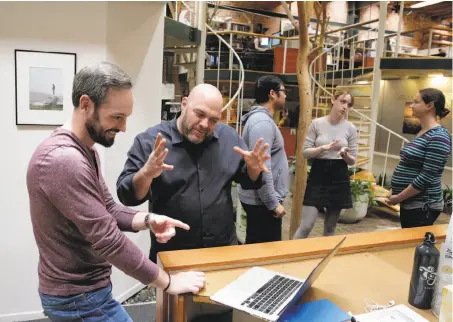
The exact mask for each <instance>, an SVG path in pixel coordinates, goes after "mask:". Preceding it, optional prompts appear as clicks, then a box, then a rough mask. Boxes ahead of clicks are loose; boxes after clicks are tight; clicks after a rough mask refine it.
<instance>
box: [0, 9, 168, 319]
mask: <svg viewBox="0 0 453 322" xmlns="http://www.w3.org/2000/svg"><path fill="white" fill-rule="evenodd" d="M164 6H165V3H164V2H155V3H135V2H131V3H127V4H125V3H121V2H115V3H108V4H107V3H106V2H0V89H1V90H0V92H1V97H2V117H1V118H0V126H1V129H2V136H1V138H0V140H1V141H0V142H1V146H2V148H3V150H4V153H3V157H2V158H1V159H0V165H1V168H2V169H3V172H4V174H3V184H2V185H1V187H0V196H1V197H0V198H1V199H0V201H1V202H0V212H1V213H2V216H0V227H2V233H1V234H0V258H1V263H2V266H1V271H0V272H1V275H0V276H1V278H0V296H1V298H2V300H1V301H0V321H13V320H14V321H19V320H28V319H32V318H39V317H42V314H41V310H42V309H41V305H40V301H39V297H38V293H37V287H38V274H37V264H38V250H37V247H36V244H35V240H34V237H33V232H32V227H31V221H30V216H29V204H28V195H27V190H26V184H25V174H26V169H27V165H28V161H29V159H30V156H31V154H32V153H33V151H34V149H35V148H36V146H37V145H38V144H39V143H40V142H41V141H42V140H43V139H44V138H46V137H47V136H48V135H49V134H50V133H51V132H52V131H53V130H54V127H42V126H16V125H15V87H14V50H15V49H28V50H41V51H59V52H71V53H77V69H80V68H82V67H84V66H86V65H89V64H92V63H95V62H98V61H102V60H107V61H112V62H115V63H118V64H120V65H121V67H122V68H123V69H124V70H125V71H126V72H128V73H129V74H130V75H131V76H132V79H133V82H134V84H135V89H134V97H135V107H134V114H133V115H132V116H131V117H130V119H129V120H128V131H127V133H126V134H122V135H120V136H119V137H118V138H117V142H116V144H115V145H114V146H113V147H112V148H110V149H104V150H101V151H100V152H101V158H102V160H101V162H102V166H103V167H104V169H103V172H104V174H105V178H106V182H107V185H108V186H109V188H110V191H111V192H112V195H113V196H114V197H115V198H116V192H115V183H116V178H117V177H118V175H119V173H120V171H121V169H122V167H123V164H124V161H125V157H126V152H127V150H128V149H129V147H130V145H131V144H132V140H133V137H134V136H135V135H136V134H137V133H138V132H140V131H143V130H144V129H146V128H147V127H149V126H151V125H154V124H156V123H158V122H159V120H160V96H161V82H162V72H161V71H162V55H163V28H164V27H163V26H164V25H163V24H164V20H163V19H164V18H163V15H164ZM151 62H152V63H153V66H151ZM13 151H14V152H13ZM141 208H142V209H146V205H144V206H142V207H141ZM128 236H130V238H131V239H132V240H133V241H134V242H135V243H136V244H137V245H139V247H140V248H141V249H142V250H143V251H144V252H146V253H147V252H148V250H149V235H148V234H147V233H145V232H143V233H141V234H128ZM113 284H114V295H115V297H117V298H119V299H120V300H124V299H125V298H127V296H129V295H131V293H133V292H135V291H137V290H138V289H139V288H140V284H139V283H138V282H137V281H135V280H133V279H131V278H129V277H127V276H126V275H124V274H123V273H122V272H119V271H117V270H114V273H113Z"/></svg>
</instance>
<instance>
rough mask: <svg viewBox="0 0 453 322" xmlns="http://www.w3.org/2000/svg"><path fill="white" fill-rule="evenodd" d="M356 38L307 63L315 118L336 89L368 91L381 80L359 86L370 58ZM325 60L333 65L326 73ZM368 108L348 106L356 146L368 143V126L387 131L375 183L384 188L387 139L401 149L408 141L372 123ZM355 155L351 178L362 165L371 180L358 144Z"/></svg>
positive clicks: (329, 49)
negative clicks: (346, 54)
mask: <svg viewBox="0 0 453 322" xmlns="http://www.w3.org/2000/svg"><path fill="white" fill-rule="evenodd" d="M358 37H359V34H356V35H354V36H351V37H348V38H345V39H342V40H340V41H339V42H338V43H336V44H335V45H333V46H330V47H328V46H325V48H324V49H323V51H322V52H321V53H320V54H319V55H317V56H316V57H315V58H314V59H313V61H312V62H311V63H310V65H309V73H310V77H311V79H312V82H313V83H312V94H313V96H312V97H313V98H314V104H315V107H314V109H313V110H314V111H315V115H314V117H318V116H322V115H319V114H320V113H319V111H320V110H324V113H321V114H324V115H326V114H327V113H326V110H327V105H329V102H330V100H331V99H332V98H333V96H334V90H335V89H347V88H353V87H354V86H356V85H359V84H360V86H362V85H363V86H364V88H365V87H366V86H369V87H370V88H371V87H372V83H373V81H380V80H374V79H371V81H370V82H367V83H365V84H363V83H362V84H361V82H360V81H359V80H358V79H360V78H361V77H362V78H363V75H365V73H366V71H368V68H367V60H368V57H369V56H368V55H367V54H366V50H365V48H363V49H362V48H358V47H357V46H356V44H357V43H359V41H358ZM360 42H362V41H360ZM346 47H347V48H349V58H345V57H344V48H346ZM342 50H343V55H342V54H341V52H342ZM357 51H358V52H361V53H362V54H361V57H360V55H356V52H357ZM358 56H359V59H361V61H360V60H358V59H357V57H358ZM327 57H328V58H329V61H330V63H331V64H330V66H332V70H331V71H328V70H325V71H322V69H320V66H323V64H324V65H325V67H327V65H328V64H327V61H328V59H327ZM324 62H325V63H324ZM345 62H349V66H348V67H347V68H344V66H345ZM357 62H359V64H357V65H361V66H360V68H359V69H360V70H359V71H357V68H354V65H355V63H357ZM315 66H318V72H316V71H315ZM340 67H341V68H340ZM371 68H372V66H371ZM326 69H327V68H326ZM346 72H348V73H349V74H350V75H349V77H344V75H345V73H346ZM322 73H323V75H322ZM327 73H333V75H332V77H331V78H328V77H327ZM355 74H358V77H354V75H355ZM369 74H370V76H371V77H372V75H373V73H372V71H371V72H369ZM336 75H337V76H339V77H337V79H335V76H336ZM328 83H330V84H329V85H328ZM329 89H331V90H329ZM364 98H365V99H368V100H371V99H372V97H371V94H370V95H369V97H365V96H362V97H361V99H364ZM369 106H370V105H369ZM369 106H363V107H362V108H355V107H351V108H350V112H353V113H354V115H356V116H358V120H357V119H354V121H353V122H354V123H355V125H356V127H357V130H358V142H359V144H360V143H362V146H363V143H364V142H366V141H370V140H369V131H368V132H367V131H364V128H366V127H367V126H368V127H370V126H373V125H374V126H376V127H379V128H380V129H382V130H383V131H384V132H386V133H387V134H388V138H387V145H386V148H385V150H386V152H385V154H383V156H384V169H383V175H382V179H381V182H380V183H379V182H378V183H377V184H380V185H381V186H383V185H384V182H385V176H386V171H387V164H388V162H387V161H388V158H389V156H390V155H389V153H388V152H389V146H390V140H391V139H392V138H396V139H398V140H400V141H401V145H402V147H403V146H404V144H405V143H407V142H409V141H408V140H407V139H406V138H404V137H403V136H401V135H399V134H398V133H395V132H394V131H392V130H390V129H389V128H387V127H385V126H383V125H382V124H380V123H378V122H377V121H376V120H374V119H372V118H371V117H369V116H367V115H366V114H364V113H369V112H371V108H369ZM350 114H351V113H348V116H347V118H348V119H349V120H350V121H351V119H350ZM369 130H370V128H369ZM367 135H368V137H367ZM368 148H369V150H368V151H369V152H368V153H374V147H371V146H369V147H368ZM358 154H359V157H358V161H357V163H356V165H354V176H355V174H356V170H357V167H360V166H361V165H366V166H365V167H364V168H366V169H367V170H369V176H368V179H370V176H371V175H372V167H373V165H372V164H367V159H368V160H369V159H370V158H365V159H364V158H363V149H361V146H360V145H359V153H358ZM362 160H363V161H362Z"/></svg>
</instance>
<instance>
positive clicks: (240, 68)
mask: <svg viewBox="0 0 453 322" xmlns="http://www.w3.org/2000/svg"><path fill="white" fill-rule="evenodd" d="M181 3H182V4H183V5H184V6H185V7H186V8H187V10H189V12H191V13H194V12H193V10H192V9H191V8H190V7H189V6H187V4H186V3H185V2H184V1H181ZM205 25H206V28H207V29H209V30H210V31H211V32H210V33H209V34H214V35H216V36H217V38H218V39H219V40H220V41H221V42H223V43H224V44H225V45H226V46H227V47H228V49H230V50H231V52H232V53H233V55H234V56H236V59H237V60H238V62H239V70H240V77H239V80H240V81H239V86H238V89H237V90H236V93H234V95H233V97H231V99H230V100H229V101H228V103H227V104H226V105H225V106H224V107H223V108H222V112H223V111H225V110H226V109H228V107H230V105H231V104H232V103H233V102H234V100H235V99H236V98H237V97H238V96H239V93H240V92H241V90H242V89H243V87H244V79H245V72H244V65H243V64H242V60H241V59H240V57H239V55H238V54H237V52H236V51H235V50H234V49H233V47H231V46H230V45H229V44H228V43H227V42H226V41H225V40H224V39H223V38H222V37H220V36H219V35H218V32H216V31H215V30H214V29H212V28H211V26H209V25H208V24H205ZM197 59H199V57H197ZM231 72H232V71H230V73H231ZM236 128H237V126H236Z"/></svg>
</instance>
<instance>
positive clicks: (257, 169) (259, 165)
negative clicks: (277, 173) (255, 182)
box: [233, 138, 271, 177]
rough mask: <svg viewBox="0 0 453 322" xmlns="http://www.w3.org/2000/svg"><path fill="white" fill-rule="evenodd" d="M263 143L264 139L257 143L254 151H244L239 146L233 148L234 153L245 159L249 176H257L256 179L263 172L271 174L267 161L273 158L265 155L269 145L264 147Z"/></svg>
mask: <svg viewBox="0 0 453 322" xmlns="http://www.w3.org/2000/svg"><path fill="white" fill-rule="evenodd" d="M263 141H264V139H263V138H261V139H259V140H258V141H256V144H255V147H254V148H253V150H252V151H244V150H242V149H241V148H240V147H237V146H235V147H234V148H233V150H234V152H236V153H237V154H240V155H242V157H243V158H244V161H245V164H246V165H247V169H248V171H249V174H250V173H253V174H256V177H258V175H259V174H260V173H261V171H264V172H265V173H270V171H269V169H268V168H267V167H266V161H267V160H269V159H270V157H271V156H270V154H265V153H266V150H267V149H268V148H269V144H268V143H266V144H264V145H262V144H263Z"/></svg>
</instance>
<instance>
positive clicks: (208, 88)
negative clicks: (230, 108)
mask: <svg viewBox="0 0 453 322" xmlns="http://www.w3.org/2000/svg"><path fill="white" fill-rule="evenodd" d="M187 99H188V101H189V102H190V103H191V105H192V103H193V104H194V105H199V104H202V105H206V106H207V107H208V108H209V109H211V110H212V111H213V112H215V111H217V110H218V112H219V113H220V112H221V111H222V108H223V97H222V94H221V93H220V91H219V90H218V89H217V87H215V86H212V85H211V84H199V85H197V86H195V87H194V88H193V89H192V91H190V94H189V96H188V98H187Z"/></svg>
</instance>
